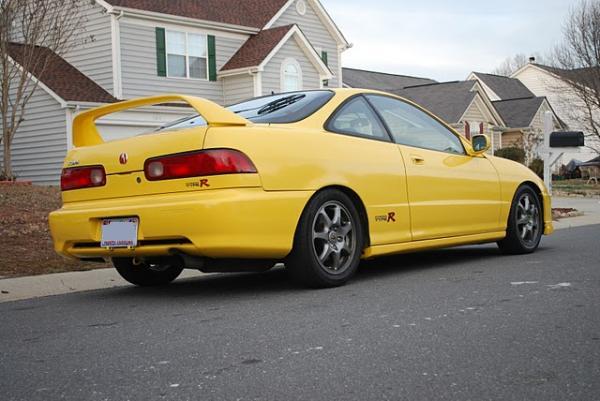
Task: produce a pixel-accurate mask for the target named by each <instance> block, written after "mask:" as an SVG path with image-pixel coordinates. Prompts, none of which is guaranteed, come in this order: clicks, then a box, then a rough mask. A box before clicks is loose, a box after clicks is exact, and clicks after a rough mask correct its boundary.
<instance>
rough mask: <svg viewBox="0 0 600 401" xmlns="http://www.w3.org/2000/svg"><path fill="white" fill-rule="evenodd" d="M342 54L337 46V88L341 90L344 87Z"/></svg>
mask: <svg viewBox="0 0 600 401" xmlns="http://www.w3.org/2000/svg"><path fill="white" fill-rule="evenodd" d="M342 52H343V50H342V49H341V48H340V47H339V46H338V52H337V56H338V60H337V61H338V76H337V79H338V85H337V87H338V88H343V87H344V78H343V68H342Z"/></svg>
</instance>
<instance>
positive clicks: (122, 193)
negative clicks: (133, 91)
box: [50, 89, 553, 287]
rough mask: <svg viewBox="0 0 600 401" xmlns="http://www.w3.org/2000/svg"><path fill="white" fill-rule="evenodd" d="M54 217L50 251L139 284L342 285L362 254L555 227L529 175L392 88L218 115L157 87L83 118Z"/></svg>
mask: <svg viewBox="0 0 600 401" xmlns="http://www.w3.org/2000/svg"><path fill="white" fill-rule="evenodd" d="M174 102H185V103H187V104H188V105H189V106H191V108H193V109H194V110H195V112H194V114H193V115H191V116H190V117H189V118H187V119H184V120H179V121H176V122H174V123H172V124H169V125H166V126H164V127H161V128H160V129H159V130H157V131H155V132H152V133H148V134H143V135H139V136H135V137H131V138H127V139H123V140H117V141H111V142H104V141H103V139H102V137H101V136H100V134H99V133H98V131H97V129H96V126H95V121H96V120H97V119H98V118H101V117H102V116H105V115H107V114H110V113H115V112H119V111H123V110H127V109H131V108H135V107H140V106H147V105H153V104H164V103H174ZM73 143H74V145H75V148H74V149H73V150H71V151H70V152H69V153H68V155H67V157H66V160H65V163H64V169H63V172H62V177H61V187H62V197H63V207H62V208H61V209H60V210H58V211H55V212H53V213H51V214H50V227H51V231H52V236H53V239H54V244H55V248H56V251H57V252H59V253H60V254H63V255H66V256H69V257H73V258H77V259H81V260H98V259H100V258H102V259H105V260H106V259H111V260H112V262H113V264H114V266H115V267H116V269H117V270H118V271H119V273H120V274H121V275H122V276H123V277H124V278H125V279H126V280H128V281H129V282H131V283H133V284H137V285H142V286H146V285H160V284H166V283H169V282H171V281H172V280H174V279H175V278H176V277H177V276H178V275H179V274H180V273H181V271H182V269H184V268H192V269H199V270H201V271H205V272H227V271H257V270H258V271H260V270H266V269H269V268H271V267H272V266H273V265H274V264H276V263H278V262H284V263H285V266H286V268H287V270H289V272H290V274H291V276H292V277H293V278H295V279H296V280H298V281H300V282H302V283H304V284H307V285H309V286H317V287H327V286H337V285H341V284H343V283H345V282H346V281H347V280H348V279H349V278H350V277H351V276H352V275H353V274H354V272H355V271H356V269H357V266H358V264H359V262H360V259H361V258H362V259H367V258H373V257H376V256H379V255H389V254H394V253H401V252H408V251H417V250H423V249H431V248H440V247H448V246H456V245H464V244H479V243H487V242H497V243H498V245H499V247H500V249H501V250H502V251H504V252H507V253H528V252H533V251H534V250H535V249H536V248H537V247H538V244H539V242H540V238H541V236H542V234H550V233H551V232H552V231H553V228H552V220H551V207H550V197H549V196H548V192H547V190H546V188H545V187H544V184H543V182H542V181H541V180H540V179H539V178H538V177H537V176H536V175H535V174H534V173H533V172H531V171H530V170H529V169H527V168H526V167H523V166H522V165H520V164H517V163H514V162H512V161H509V160H506V159H501V158H497V157H493V156H489V155H487V154H486V153H485V152H486V150H488V148H489V143H488V140H487V137H485V136H482V135H481V136H475V137H474V138H473V140H472V142H469V141H467V140H466V139H465V138H464V137H462V136H461V135H460V134H458V133H457V132H456V131H454V130H453V129H452V128H450V127H449V126H448V125H446V124H445V123H444V122H442V121H441V120H440V119H439V118H437V117H435V116H434V115H432V114H431V113H429V112H427V111H425V110H423V109H422V108H420V107H418V106H417V105H415V104H413V103H411V102H410V101H407V100H405V99H402V98H399V97H397V96H394V95H390V94H388V93H383V92H377V91H369V90H359V89H336V90H315V91H303V92H294V93H284V94H278V95H272V96H265V97H261V98H256V99H251V100H248V101H245V102H242V103H239V104H236V105H234V106H230V107H228V108H223V107H221V106H219V105H217V104H215V103H212V102H210V101H207V100H205V99H201V98H196V97H190V96H181V95H164V96H155V97H150V98H143V99H136V100H130V101H124V102H120V103H116V104H111V105H108V106H103V107H100V108H97V109H93V110H90V111H87V112H84V113H81V114H79V115H78V116H77V117H76V118H75V120H74V121H73Z"/></svg>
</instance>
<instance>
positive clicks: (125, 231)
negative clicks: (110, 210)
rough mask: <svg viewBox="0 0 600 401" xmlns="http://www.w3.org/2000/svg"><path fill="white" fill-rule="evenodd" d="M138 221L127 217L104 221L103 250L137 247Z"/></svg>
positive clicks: (101, 244)
mask: <svg viewBox="0 0 600 401" xmlns="http://www.w3.org/2000/svg"><path fill="white" fill-rule="evenodd" d="M137 232H138V219H137V218H136V217H127V218H123V219H104V220H102V240H101V241H100V246H101V247H103V248H131V247H135V246H137Z"/></svg>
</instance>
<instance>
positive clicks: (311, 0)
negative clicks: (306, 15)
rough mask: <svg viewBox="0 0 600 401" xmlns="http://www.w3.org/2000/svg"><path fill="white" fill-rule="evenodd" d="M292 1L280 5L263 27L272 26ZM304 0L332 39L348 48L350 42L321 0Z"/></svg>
mask: <svg viewBox="0 0 600 401" xmlns="http://www.w3.org/2000/svg"><path fill="white" fill-rule="evenodd" d="M294 1H295V0H289V1H288V2H287V3H285V4H284V6H283V7H281V9H280V10H279V11H278V12H277V14H275V15H274V16H273V18H271V19H270V20H269V22H267V24H266V25H265V26H264V27H263V29H269V28H272V27H273V25H274V24H275V22H277V20H278V19H279V18H280V17H281V16H282V15H283V13H284V12H285V11H286V10H287V9H288V8H289V7H290V6H291V5H292V4H293V3H294ZM306 2H307V6H312V7H313V9H314V10H315V14H317V17H318V18H319V19H320V20H321V22H323V24H324V25H325V29H327V30H328V31H329V33H330V34H331V35H332V36H333V39H335V41H336V42H337V43H338V44H341V45H343V46H344V47H345V48H346V49H348V48H350V47H351V45H350V43H348V41H347V40H346V38H345V37H344V35H343V34H342V32H341V31H340V28H338V26H337V25H336V24H335V22H333V20H332V19H331V17H330V16H329V14H328V13H327V11H326V10H325V8H324V7H323V5H322V4H321V2H320V1H319V0H306Z"/></svg>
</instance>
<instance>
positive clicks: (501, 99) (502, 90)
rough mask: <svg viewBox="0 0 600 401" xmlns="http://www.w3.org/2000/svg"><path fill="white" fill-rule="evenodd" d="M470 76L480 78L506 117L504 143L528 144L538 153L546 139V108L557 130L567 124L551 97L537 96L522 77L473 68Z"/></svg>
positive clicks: (487, 93) (514, 144)
mask: <svg viewBox="0 0 600 401" xmlns="http://www.w3.org/2000/svg"><path fill="white" fill-rule="evenodd" d="M467 79H468V80H472V81H477V82H479V84H480V85H481V87H482V88H483V89H484V91H485V93H486V95H487V96H488V98H489V99H490V100H491V101H492V104H493V106H494V108H495V109H496V110H497V111H498V113H499V114H500V116H501V117H502V119H503V121H504V123H505V126H504V127H503V128H502V146H503V147H510V146H517V147H523V146H524V145H527V146H526V147H530V148H531V151H532V152H533V153H534V154H535V153H536V152H537V149H538V148H539V146H540V145H541V142H542V133H543V129H544V114H545V113H546V112H550V113H552V115H553V120H554V128H555V129H556V130H560V129H564V128H566V125H565V124H564V122H563V121H562V120H561V119H560V118H559V116H558V115H557V114H556V112H555V110H554V108H553V106H552V105H551V102H550V101H549V100H548V98H546V97H545V96H536V95H535V94H534V93H533V92H532V91H530V90H529V88H527V86H525V85H524V84H523V82H521V81H520V80H518V79H515V78H510V77H505V76H500V75H494V74H485V73H481V72H472V73H471V74H469V76H468V77H467ZM527 142H530V143H529V144H527ZM531 142H533V143H531Z"/></svg>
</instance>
